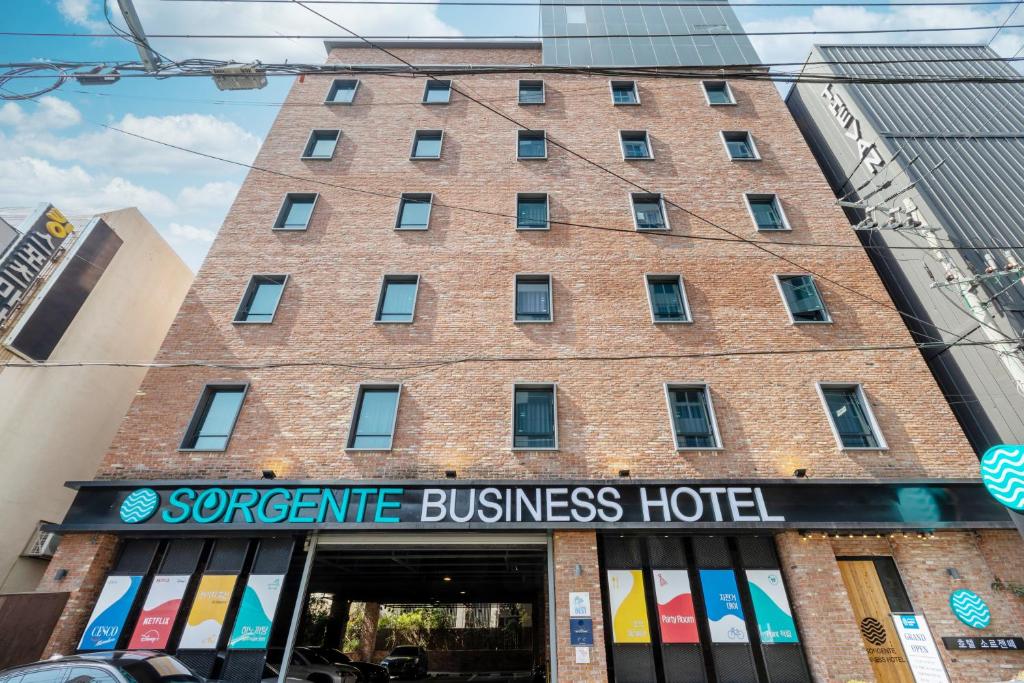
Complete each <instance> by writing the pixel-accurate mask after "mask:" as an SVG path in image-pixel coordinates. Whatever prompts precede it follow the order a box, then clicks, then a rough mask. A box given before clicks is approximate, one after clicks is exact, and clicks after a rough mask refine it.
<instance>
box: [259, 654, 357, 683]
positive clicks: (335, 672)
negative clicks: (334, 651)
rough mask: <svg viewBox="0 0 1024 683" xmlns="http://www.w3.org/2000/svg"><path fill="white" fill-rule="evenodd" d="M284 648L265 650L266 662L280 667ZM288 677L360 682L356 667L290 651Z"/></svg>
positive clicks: (315, 682) (327, 682)
mask: <svg viewBox="0 0 1024 683" xmlns="http://www.w3.org/2000/svg"><path fill="white" fill-rule="evenodd" d="M283 656H284V649H283V648H280V647H272V648H270V650H268V651H267V662H269V663H270V664H271V665H272V666H274V667H275V668H278V669H280V666H281V658H282V657H283ZM288 678H302V679H305V680H307V681H311V682H312V683H362V676H361V675H360V673H359V670H358V669H355V668H353V667H351V666H347V665H345V664H331V663H330V662H328V661H327V660H326V659H323V658H319V657H315V656H313V655H311V654H310V653H304V652H298V651H295V652H292V659H291V663H290V664H288Z"/></svg>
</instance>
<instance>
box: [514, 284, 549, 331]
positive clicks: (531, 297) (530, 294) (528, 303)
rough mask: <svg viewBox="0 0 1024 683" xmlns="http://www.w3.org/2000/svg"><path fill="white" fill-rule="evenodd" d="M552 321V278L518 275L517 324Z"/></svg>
mask: <svg viewBox="0 0 1024 683" xmlns="http://www.w3.org/2000/svg"><path fill="white" fill-rule="evenodd" d="M551 320H552V312H551V276H550V275H516V322H518V323H536V322H551Z"/></svg>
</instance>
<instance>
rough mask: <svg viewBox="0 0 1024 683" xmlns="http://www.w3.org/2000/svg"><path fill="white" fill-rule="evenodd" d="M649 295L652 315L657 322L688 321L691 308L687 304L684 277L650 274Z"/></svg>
mask: <svg viewBox="0 0 1024 683" xmlns="http://www.w3.org/2000/svg"><path fill="white" fill-rule="evenodd" d="M647 296H648V299H650V303H651V317H652V318H653V319H654V322H656V323H688V322H690V310H689V307H688V306H687V304H686V291H685V290H684V289H683V278H681V277H680V276H678V275H648V276H647Z"/></svg>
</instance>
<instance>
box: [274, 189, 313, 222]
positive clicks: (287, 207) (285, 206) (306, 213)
mask: <svg viewBox="0 0 1024 683" xmlns="http://www.w3.org/2000/svg"><path fill="white" fill-rule="evenodd" d="M318 197H319V195H317V194H316V193H312V192H289V193H288V194H286V195H285V197H284V202H282V204H281V210H280V211H278V212H277V220H276V221H275V222H274V230H305V229H306V228H308V227H309V219H310V218H312V216H313V208H314V207H316V200H317V198H318Z"/></svg>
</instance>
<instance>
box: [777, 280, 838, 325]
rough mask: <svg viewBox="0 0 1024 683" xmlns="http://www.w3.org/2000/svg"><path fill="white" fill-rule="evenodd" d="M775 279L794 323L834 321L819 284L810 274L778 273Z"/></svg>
mask: <svg viewBox="0 0 1024 683" xmlns="http://www.w3.org/2000/svg"><path fill="white" fill-rule="evenodd" d="M775 281H776V282H777V283H778V285H779V290H780V291H781V292H782V299H783V301H785V302H786V310H787V311H789V317H790V320H791V321H792V322H794V323H828V322H832V319H831V318H830V317H829V314H828V310H827V309H826V308H825V302H824V301H822V299H821V294H820V293H819V292H818V286H817V285H816V284H815V283H814V278H813V277H811V276H810V275H776V276H775Z"/></svg>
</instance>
